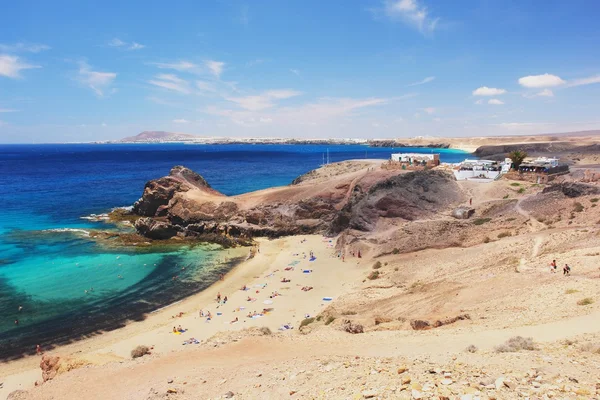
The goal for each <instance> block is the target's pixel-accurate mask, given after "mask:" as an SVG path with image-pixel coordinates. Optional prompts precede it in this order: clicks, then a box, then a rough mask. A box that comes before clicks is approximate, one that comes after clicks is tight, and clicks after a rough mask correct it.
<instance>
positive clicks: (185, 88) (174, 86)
mask: <svg viewBox="0 0 600 400" xmlns="http://www.w3.org/2000/svg"><path fill="white" fill-rule="evenodd" d="M148 83H150V84H152V85H154V86H158V87H160V88H163V89H167V90H173V91H175V92H179V93H183V94H189V93H190V92H191V91H190V88H189V84H188V82H187V81H185V80H183V79H181V78H179V77H178V76H177V75H173V74H158V75H156V76H155V79H151V80H149V81H148Z"/></svg>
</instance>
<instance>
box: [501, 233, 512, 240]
mask: <svg viewBox="0 0 600 400" xmlns="http://www.w3.org/2000/svg"><path fill="white" fill-rule="evenodd" d="M510 236H512V233H510V232H501V233H499V234H498V239H502V238H505V237H510Z"/></svg>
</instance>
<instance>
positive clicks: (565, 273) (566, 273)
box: [563, 264, 571, 275]
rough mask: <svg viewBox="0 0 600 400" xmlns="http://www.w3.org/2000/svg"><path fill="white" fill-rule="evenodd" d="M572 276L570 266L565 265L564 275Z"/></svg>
mask: <svg viewBox="0 0 600 400" xmlns="http://www.w3.org/2000/svg"><path fill="white" fill-rule="evenodd" d="M569 274H571V267H569V264H565V266H564V268H563V275H569Z"/></svg>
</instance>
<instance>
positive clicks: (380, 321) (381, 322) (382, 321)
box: [375, 315, 392, 325]
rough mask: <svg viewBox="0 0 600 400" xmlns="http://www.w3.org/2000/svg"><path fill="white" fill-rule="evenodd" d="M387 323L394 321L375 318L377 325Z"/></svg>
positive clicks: (385, 318) (386, 318) (381, 317)
mask: <svg viewBox="0 0 600 400" xmlns="http://www.w3.org/2000/svg"><path fill="white" fill-rule="evenodd" d="M386 322H392V319H391V318H388V317H383V316H381V315H378V316H376V317H375V325H380V324H385V323H386Z"/></svg>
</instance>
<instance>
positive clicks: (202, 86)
mask: <svg viewBox="0 0 600 400" xmlns="http://www.w3.org/2000/svg"><path fill="white" fill-rule="evenodd" d="M196 87H197V88H198V89H199V90H200V91H201V92H210V93H216V92H217V88H216V87H215V85H214V84H212V83H210V82H206V81H196Z"/></svg>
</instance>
